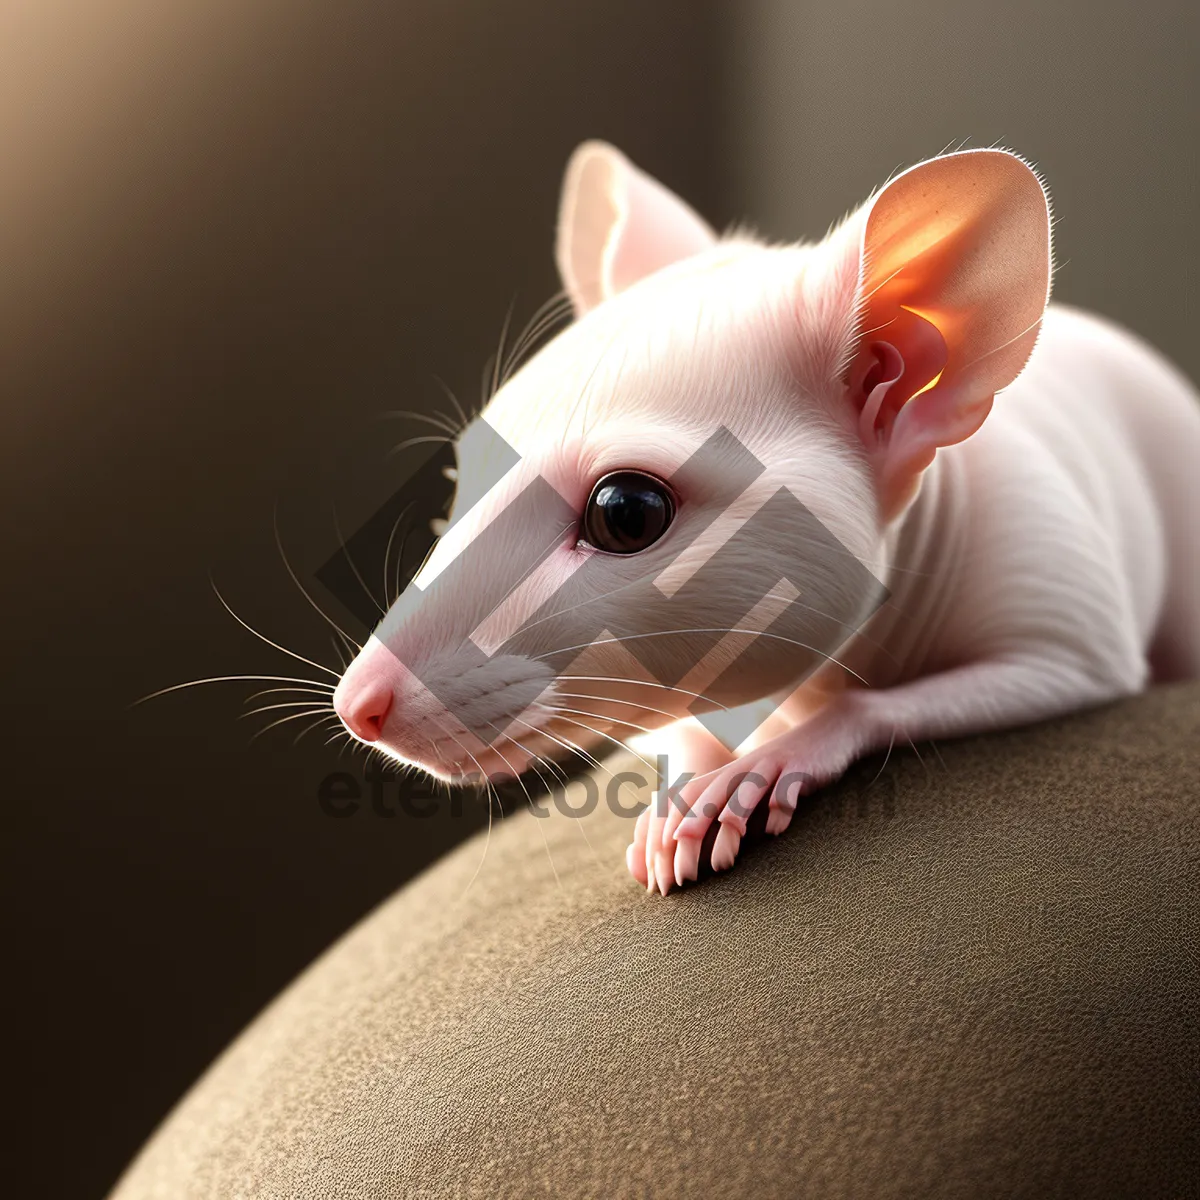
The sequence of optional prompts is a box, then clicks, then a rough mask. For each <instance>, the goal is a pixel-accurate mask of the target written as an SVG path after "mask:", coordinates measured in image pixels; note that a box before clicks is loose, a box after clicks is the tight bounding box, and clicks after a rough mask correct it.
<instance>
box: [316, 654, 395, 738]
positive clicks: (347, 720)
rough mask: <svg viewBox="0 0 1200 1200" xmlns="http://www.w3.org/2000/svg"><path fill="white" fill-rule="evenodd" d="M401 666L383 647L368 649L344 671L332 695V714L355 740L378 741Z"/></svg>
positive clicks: (390, 708) (392, 701) (393, 696)
mask: <svg viewBox="0 0 1200 1200" xmlns="http://www.w3.org/2000/svg"><path fill="white" fill-rule="evenodd" d="M400 673H401V668H400V664H399V663H398V662H397V660H396V657H395V655H393V654H392V653H391V652H390V651H389V650H388V649H387V648H386V647H385V646H381V645H379V644H378V643H376V644H374V645H371V646H369V647H368V649H367V650H366V652H364V653H362V654H360V655H359V656H358V657H357V658H356V659H355V660H354V661H353V662H352V663H351V664H350V666H349V667H348V668H347V669H346V673H345V674H344V675H343V676H342V678H341V680H340V682H339V683H338V685H337V688H336V690H335V691H334V693H333V707H334V711H335V712H336V713H337V715H338V716H339V717H341V718H342V723H343V724H344V725H345V726H346V728H347V729H348V730H350V732H351V733H352V734H354V736H355V737H356V738H358V739H359V740H360V741H363V742H377V741H379V739H380V737H382V736H383V726H384V722H385V721H386V720H387V718H388V714H389V713H390V712H391V711H392V705H393V703H394V701H395V697H396V686H397V684H398V683H399V682H400V680H399V675H400Z"/></svg>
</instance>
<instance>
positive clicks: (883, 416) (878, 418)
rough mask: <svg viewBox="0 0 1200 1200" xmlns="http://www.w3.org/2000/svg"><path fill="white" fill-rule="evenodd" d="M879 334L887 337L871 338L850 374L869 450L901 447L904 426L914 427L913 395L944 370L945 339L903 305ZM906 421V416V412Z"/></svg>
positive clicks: (862, 435) (861, 430) (862, 429)
mask: <svg viewBox="0 0 1200 1200" xmlns="http://www.w3.org/2000/svg"><path fill="white" fill-rule="evenodd" d="M878 332H885V333H886V334H887V340H886V341H884V340H883V339H879V340H875V341H871V342H868V343H867V344H866V345H865V346H864V347H863V348H862V350H861V351H860V352H859V355H858V358H857V360H856V362H855V364H854V368H853V370H852V371H851V375H850V394H851V395H852V396H853V397H854V398H855V400H856V401H857V402H858V403H859V404H861V406H862V407H861V410H860V412H859V418H858V432H859V436H860V437H861V438H862V440H863V443H864V444H865V445H866V446H867V447H868V448H869V449H872V450H874V449H877V448H879V449H882V448H885V447H886V448H887V449H886V453H887V455H888V457H891V455H892V453H893V452H895V451H896V450H898V449H899V447H897V446H896V445H895V441H896V435H897V433H898V432H899V431H900V429H902V428H904V427H906V426H909V425H910V424H911V421H910V420H909V419H908V418H909V417H910V410H911V409H912V408H913V398H914V397H915V396H917V395H918V393H920V392H921V391H922V390H923V389H924V388H927V387H928V386H929V385H930V384H931V383H933V382H934V381H935V380H936V379H937V378H938V376H940V375H941V373H942V371H943V370H944V369H945V366H946V361H947V358H948V354H949V352H948V350H947V348H946V339H945V338H944V337H943V336H942V334H941V332H940V331H939V330H938V328H937V326H936V325H934V324H933V322H932V321H927V320H926V319H925V318H924V317H922V316H919V315H918V314H917V313H915V312H913V311H912V310H911V309H907V308H901V309H900V310H899V312H898V313H897V315H896V316H895V317H894V318H893V319H892V320H891V321H889V322H888V323H887V325H885V326H884V327H883V329H882V330H880V331H878ZM902 413H903V414H904V417H905V418H906V419H903V420H902V419H901V414H902Z"/></svg>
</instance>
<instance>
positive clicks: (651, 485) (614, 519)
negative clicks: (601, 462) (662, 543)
mask: <svg viewBox="0 0 1200 1200" xmlns="http://www.w3.org/2000/svg"><path fill="white" fill-rule="evenodd" d="M674 516H675V500H674V498H673V497H672V495H671V492H670V489H669V488H668V487H667V485H666V484H665V483H663V482H662V481H661V480H658V479H655V478H654V476H653V475H643V474H642V472H641V471H614V472H613V473H612V474H611V475H605V476H604V478H603V479H601V480H600V482H599V483H597V484H596V486H595V487H594V488H593V489H592V494H591V497H590V498H589V499H588V502H587V508H585V509H584V510H583V536H584V537H585V538H586V539H587V540H588V541H589V542H590V543H591V544H592V545H593V546H595V547H596V549H597V550H605V551H607V552H608V553H609V554H636V553H637V552H638V551H639V550H645V549H646V547H647V546H652V545H653V544H654V543H655V542H657V541H658V539H659V538H660V537H662V535H663V534H664V533H666V531H667V526H668V525H670V524H671V520H672V518H673V517H674Z"/></svg>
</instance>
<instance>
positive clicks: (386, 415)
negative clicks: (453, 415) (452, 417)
mask: <svg viewBox="0 0 1200 1200" xmlns="http://www.w3.org/2000/svg"><path fill="white" fill-rule="evenodd" d="M379 418H380V420H390V419H394V418H395V419H399V418H403V419H405V420H409V421H424V422H425V424H426V425H432V426H433V427H434V429H440V430H441V431H442V432H443V433H448V434H449V435H450V436H451V437H452V438H454V437H458V435H459V432H460V431H459V430H457V429H455V428H454V426H453V425H452V424H450V422H449V421H447V420H446V419H445V418H444V417H442V416H439V415H433V416H431V415H430V414H429V413H419V412H412V411H410V410H409V409H406V408H392V409H389V410H388V411H387V412H383V413H380V414H379Z"/></svg>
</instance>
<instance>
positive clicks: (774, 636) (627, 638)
mask: <svg viewBox="0 0 1200 1200" xmlns="http://www.w3.org/2000/svg"><path fill="white" fill-rule="evenodd" d="M689 633H744V634H747V635H748V636H751V637H762V638H770V639H771V640H772V641H777V642H787V643H788V644H789V645H792V646H799V647H800V648H801V649H802V650H811V651H813V653H814V654H819V655H820V656H821V657H822V658H823V659H824V660H825V661H826V662H831V663H833V664H834V666H837V667H841V668H842V670H843V671H845V672H846V674H848V675H853V676H854V678H855V679H857V680H858V681H859V682H860V683H861V684H862V685H863V686H864V687H868V686H870V685H869V684H868V683H867V681H866V680H865V679H864V678H863V677H862V676H861V675H859V674H858V672H857V671H853V670H851V669H850V668H849V667H848V666H846V664H845V663H843V662H840V661H839V660H838V659H836V658H834V657H833V655H832V654H826V653H825V652H824V651H823V650H821V649H819V648H818V647H817V646H810V645H808V643H806V642H801V641H797V639H795V638H789V637H784V636H783V634H780V633H771V632H770V631H769V630H760V629H656V630H653V631H651V632H649V633H628V634H625V635H624V636H623V637H612V638H597V639H595V641H591V642H582V643H580V645H578V646H562V647H560V648H559V649H557V650H548V651H547V652H546V653H545V654H535V655H532V657H533V658H534V659H535V660H538V659H543V658H552V657H553V656H554V655H556V654H569V653H570V652H571V651H572V650H586V649H588V648H589V647H590V646H605V645H608V644H610V643H613V642H636V641H639V640H641V639H642V638H652V637H670V636H674V635H680V636H681V635H683V634H689Z"/></svg>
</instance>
